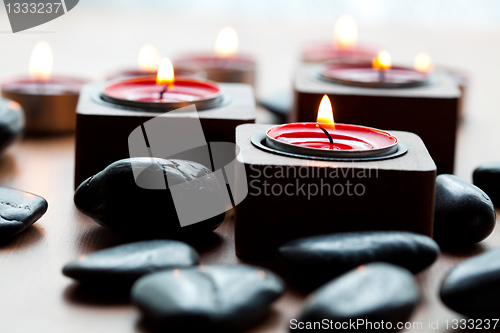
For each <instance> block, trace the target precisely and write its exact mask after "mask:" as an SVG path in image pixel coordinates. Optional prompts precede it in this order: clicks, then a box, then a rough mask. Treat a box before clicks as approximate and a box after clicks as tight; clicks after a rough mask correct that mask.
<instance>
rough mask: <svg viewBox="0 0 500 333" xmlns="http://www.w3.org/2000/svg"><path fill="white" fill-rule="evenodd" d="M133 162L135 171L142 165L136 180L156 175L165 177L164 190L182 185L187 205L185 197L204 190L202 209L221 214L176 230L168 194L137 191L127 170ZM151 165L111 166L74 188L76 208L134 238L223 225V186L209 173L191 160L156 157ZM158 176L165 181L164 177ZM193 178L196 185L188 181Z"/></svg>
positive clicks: (146, 161) (143, 160) (124, 163)
mask: <svg viewBox="0 0 500 333" xmlns="http://www.w3.org/2000/svg"><path fill="white" fill-rule="evenodd" d="M132 160H133V161H134V165H135V166H137V167H140V166H141V165H143V166H144V171H143V172H142V173H141V176H140V177H142V176H145V177H148V176H150V175H157V174H160V175H164V176H165V177H167V178H168V185H169V186H172V185H176V184H185V186H183V191H185V197H186V200H189V193H190V192H192V191H204V192H206V193H207V194H208V195H209V197H210V200H211V202H205V203H204V204H205V205H207V206H211V207H213V206H215V207H218V208H217V209H218V211H220V212H222V213H221V214H219V215H216V216H214V217H212V218H209V219H206V220H204V221H201V222H198V223H195V224H191V225H188V226H185V227H181V226H180V223H179V218H178V216H177V212H176V208H175V205H174V202H173V199H172V196H171V193H170V190H169V189H168V188H167V189H154V190H152V189H144V188H141V187H139V186H137V185H136V183H135V180H134V176H133V171H132V165H131V161H132ZM154 162H155V163H153V164H151V159H150V158H134V159H123V160H120V161H117V162H114V163H112V164H110V165H109V166H108V167H107V168H106V169H104V170H103V171H101V172H99V173H98V174H96V175H95V176H93V177H90V178H89V179H87V180H85V181H84V182H83V183H82V184H81V185H80V186H79V187H78V188H77V189H76V192H75V196H74V201H75V204H76V206H77V207H78V208H79V209H80V210H82V211H83V212H84V213H86V214H88V215H89V216H91V217H92V218H93V219H94V220H95V221H96V222H97V223H99V224H101V225H103V226H106V227H109V228H111V229H113V230H115V231H117V232H119V233H123V234H130V235H136V236H142V235H152V236H156V237H158V236H161V237H164V236H169V235H170V234H172V233H180V232H186V231H188V230H189V231H200V230H213V229H215V228H217V227H218V226H219V225H220V224H221V223H222V221H223V220H224V217H225V206H224V201H223V196H222V187H221V185H220V184H219V181H218V180H217V178H216V177H215V176H214V175H212V176H208V177H204V176H206V175H208V174H210V173H211V171H210V170H208V169H207V168H206V167H204V166H203V165H201V164H199V163H196V162H191V161H183V160H165V159H159V158H155V159H154ZM161 177H162V180H164V178H163V176H161ZM200 177H204V178H203V179H201V178H200ZM151 178H152V179H155V178H156V179H158V177H151ZM195 179H196V180H197V181H192V180H195ZM187 182H189V183H187ZM153 185H154V184H153ZM193 208H194V207H193ZM194 209H197V208H194Z"/></svg>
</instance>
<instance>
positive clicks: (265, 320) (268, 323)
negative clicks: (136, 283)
mask: <svg viewBox="0 0 500 333" xmlns="http://www.w3.org/2000/svg"><path fill="white" fill-rule="evenodd" d="M279 317H280V314H279V312H278V311H277V310H275V309H271V310H270V311H269V312H268V313H267V314H265V315H264V316H263V317H262V318H260V319H259V320H257V321H256V322H255V323H252V324H251V325H249V326H245V327H243V328H240V329H237V330H223V331H221V330H220V329H215V330H210V329H208V328H206V327H204V328H203V330H199V331H196V332H203V333H222V332H224V333H240V332H246V331H253V329H257V330H258V329H260V328H262V330H263V331H264V332H267V330H266V329H265V328H266V327H272V326H276V323H275V322H276V321H279ZM135 327H136V331H137V332H138V333H165V332H188V331H187V330H184V329H182V327H179V328H178V330H176V328H173V327H165V326H161V325H158V324H156V323H154V322H152V321H150V320H148V319H147V318H145V317H144V316H142V317H141V318H140V319H139V320H138V321H137V323H136V325H135ZM193 332H195V331H193Z"/></svg>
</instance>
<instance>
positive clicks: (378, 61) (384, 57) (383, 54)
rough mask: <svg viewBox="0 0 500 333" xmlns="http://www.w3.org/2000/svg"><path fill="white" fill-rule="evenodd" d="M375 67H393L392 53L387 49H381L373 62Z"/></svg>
mask: <svg viewBox="0 0 500 333" xmlns="http://www.w3.org/2000/svg"><path fill="white" fill-rule="evenodd" d="M372 66H373V68H376V69H389V68H391V55H390V54H389V52H387V51H380V52H379V53H378V54H377V55H376V56H375V58H373V62H372Z"/></svg>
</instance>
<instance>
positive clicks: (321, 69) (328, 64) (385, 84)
mask: <svg viewBox="0 0 500 333" xmlns="http://www.w3.org/2000/svg"><path fill="white" fill-rule="evenodd" d="M331 69H338V70H351V69H360V70H369V69H372V70H374V71H378V72H380V71H383V70H379V69H375V68H373V67H372V64H371V62H370V63H368V62H366V63H363V62H354V63H342V62H336V61H335V59H332V60H327V61H325V62H322V63H321V64H319V66H318V68H316V69H315V70H314V71H313V77H314V78H316V79H319V80H321V81H323V82H330V83H337V84H342V85H347V86H355V87H364V88H376V89H397V88H414V87H422V86H427V85H431V84H433V83H434V81H435V78H434V75H433V72H432V71H431V72H428V73H422V72H419V71H417V70H415V69H413V68H411V67H407V66H403V65H393V66H391V68H388V69H387V71H391V70H392V71H401V72H403V71H404V72H409V73H414V74H416V75H421V76H422V77H423V78H422V79H421V80H414V81H408V82H389V81H379V80H377V81H366V82H365V81H357V80H349V79H342V78H337V77H332V76H328V75H325V72H326V71H327V70H331Z"/></svg>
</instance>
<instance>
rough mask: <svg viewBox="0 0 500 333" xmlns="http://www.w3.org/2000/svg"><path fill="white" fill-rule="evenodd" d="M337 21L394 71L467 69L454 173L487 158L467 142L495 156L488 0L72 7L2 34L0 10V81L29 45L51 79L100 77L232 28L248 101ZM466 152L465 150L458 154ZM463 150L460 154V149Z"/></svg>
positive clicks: (499, 28) (152, 2)
mask: <svg viewBox="0 0 500 333" xmlns="http://www.w3.org/2000/svg"><path fill="white" fill-rule="evenodd" d="M342 14H349V15H351V16H353V17H354V19H355V20H356V22H357V24H358V33H359V37H358V44H362V45H363V44H367V45H373V46H375V47H376V48H380V49H382V48H383V49H386V50H388V51H389V52H390V53H391V55H392V59H393V63H394V64H408V65H411V64H412V63H413V59H414V57H415V55H416V54H418V53H419V52H426V53H428V54H429V55H431V57H432V58H433V60H434V62H435V63H436V64H437V65H446V66H449V67H456V68H459V69H462V70H465V71H467V72H469V74H470V77H471V84H470V87H469V91H468V96H467V100H466V107H465V112H466V119H465V122H464V123H463V126H462V128H461V133H460V136H459V149H458V160H457V164H456V165H457V167H456V174H458V175H459V176H461V177H462V178H464V179H466V180H470V177H471V176H470V175H471V172H472V170H473V169H474V167H475V166H477V165H478V164H480V163H482V162H487V161H489V160H491V159H494V156H490V157H488V156H486V155H485V154H484V153H483V154H480V153H479V152H478V153H477V154H478V155H477V156H472V155H471V154H473V152H474V149H471V147H473V146H475V145H485V144H488V145H490V144H491V146H492V148H491V154H496V156H497V159H498V158H500V156H498V155H500V149H499V148H497V147H499V144H500V138H496V135H495V133H497V131H498V128H499V125H500V117H499V116H498V115H497V114H498V113H499V111H500V98H499V97H498V92H497V90H498V85H499V80H500V66H498V65H497V63H498V61H499V60H498V59H500V46H499V43H498V41H500V2H499V1H495V0H462V1H458V0H421V1H412V0H398V1H390V0H339V1H330V0H307V1H306V0H292V1H290V0H287V1H285V0H275V1H269V0H240V1H234V0H212V1H206V0H161V1H160V0H148V1H144V0H141V1H139V0H81V1H80V3H79V4H78V5H77V6H76V7H75V8H74V9H73V10H72V11H70V12H68V14H66V15H64V16H62V17H60V18H58V19H56V20H54V21H52V22H49V23H46V24H44V25H42V26H39V27H35V28H33V29H31V30H28V31H25V32H20V33H17V34H12V32H11V29H10V25H9V22H8V18H7V16H6V12H5V7H3V6H1V7H0V41H1V45H2V50H3V52H2V53H1V55H0V80H4V79H6V78H8V77H11V76H16V75H19V74H26V73H27V71H28V62H29V58H30V55H31V51H32V49H33V46H34V45H35V44H36V42H38V41H39V40H45V41H47V42H48V43H49V44H50V45H51V47H52V49H53V54H54V74H57V73H60V74H64V75H76V76H82V77H86V78H89V79H93V80H102V79H103V78H104V77H105V76H106V75H107V74H109V73H110V72H113V71H115V70H116V69H120V68H123V67H130V66H135V64H136V62H137V55H138V52H139V50H140V48H141V47H142V45H144V44H146V43H150V44H153V45H154V46H155V47H156V48H157V49H158V50H159V51H160V53H161V54H162V56H167V57H172V58H175V56H176V55H179V54H182V53H184V52H189V51H204V50H206V51H212V50H213V48H214V43H215V39H216V37H217V34H218V32H219V31H220V30H221V29H222V28H224V27H226V26H232V27H234V28H235V29H236V31H237V33H238V36H239V51H240V52H242V53H250V54H253V55H254V56H255V57H256V59H257V61H258V73H257V95H258V96H260V97H262V96H265V95H267V94H272V93H273V92H275V91H279V90H284V89H290V88H291V79H292V76H293V72H294V69H295V66H296V65H297V64H298V62H299V61H300V50H301V48H302V47H303V45H304V44H305V43H307V42H311V41H333V28H334V24H335V21H336V19H337V18H338V17H339V16H340V15H342ZM461 148H467V149H461ZM464 150H466V151H467V152H468V155H467V156H464V155H463V153H462V151H464Z"/></svg>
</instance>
